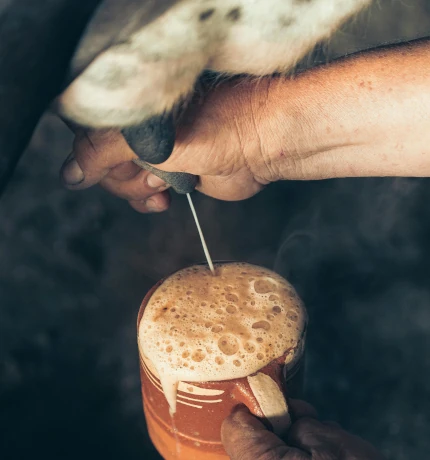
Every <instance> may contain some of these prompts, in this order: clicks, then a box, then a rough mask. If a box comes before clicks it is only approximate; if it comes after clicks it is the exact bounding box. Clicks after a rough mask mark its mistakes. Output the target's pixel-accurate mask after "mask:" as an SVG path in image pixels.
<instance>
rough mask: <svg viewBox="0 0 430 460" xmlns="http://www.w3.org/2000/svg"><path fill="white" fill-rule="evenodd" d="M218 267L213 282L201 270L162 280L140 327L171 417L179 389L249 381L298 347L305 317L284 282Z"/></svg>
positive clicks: (255, 271) (252, 270) (251, 270)
mask: <svg viewBox="0 0 430 460" xmlns="http://www.w3.org/2000/svg"><path fill="white" fill-rule="evenodd" d="M215 268H216V276H212V275H210V273H209V272H208V268H207V267H206V266H204V265H201V266H200V265H199V266H194V267H190V268H186V269H184V270H181V271H179V272H177V273H175V274H173V275H172V276H170V277H169V278H167V279H166V280H165V281H164V282H163V283H162V284H161V285H160V286H159V287H158V289H157V290H156V291H155V292H154V293H153V295H152V297H151V299H149V302H148V304H147V306H146V308H145V310H144V313H143V317H142V320H141V322H140V325H139V337H138V341H139V347H140V351H141V354H142V355H143V357H144V359H145V360H148V361H149V362H151V363H152V368H154V370H155V372H156V374H157V376H158V377H159V378H160V380H161V383H162V387H163V390H164V392H165V395H166V398H167V400H168V402H169V405H170V408H171V410H172V412H174V411H175V408H176V399H175V394H176V388H177V384H178V382H180V381H183V382H204V381H217V380H228V379H232V378H240V377H246V376H247V375H251V374H253V373H255V372H257V371H258V370H260V369H261V368H263V367H264V366H265V365H266V364H268V363H269V362H270V361H272V360H273V359H275V358H278V357H279V356H282V355H283V354H284V352H286V351H288V350H293V354H294V353H295V352H294V350H296V349H298V348H299V344H300V340H301V336H302V333H303V330H304V326H305V322H306V311H305V310H304V308H303V306H302V304H301V302H300V299H299V298H298V297H297V295H296V294H295V292H294V289H293V288H292V287H291V286H290V285H289V283H288V282H287V281H286V280H285V279H283V278H282V277H280V276H279V275H277V274H276V273H274V272H272V271H270V270H267V269H263V268H261V267H257V266H253V265H249V264H245V263H227V264H216V266H215ZM293 324H294V327H292V325H293ZM157 344H158V345H157Z"/></svg>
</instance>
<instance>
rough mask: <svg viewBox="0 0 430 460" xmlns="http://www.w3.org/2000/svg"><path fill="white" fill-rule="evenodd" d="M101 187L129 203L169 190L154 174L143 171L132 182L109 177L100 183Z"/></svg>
mask: <svg viewBox="0 0 430 460" xmlns="http://www.w3.org/2000/svg"><path fill="white" fill-rule="evenodd" d="M100 185H101V186H102V187H103V188H104V189H106V190H107V191H108V192H110V193H112V194H114V195H117V196H119V197H121V198H124V199H126V200H128V201H143V200H146V199H147V198H149V197H150V196H152V195H154V194H155V193H158V192H162V191H164V190H166V189H167V187H168V185H167V184H166V183H165V182H164V181H163V180H161V179H160V178H158V177H157V176H154V175H153V174H151V173H149V172H148V171H145V170H143V169H141V170H140V171H139V172H138V173H137V174H136V175H135V176H134V177H133V178H132V179H130V180H125V181H122V180H116V179H112V178H111V177H110V174H109V176H107V177H105V178H104V179H102V180H101V181H100Z"/></svg>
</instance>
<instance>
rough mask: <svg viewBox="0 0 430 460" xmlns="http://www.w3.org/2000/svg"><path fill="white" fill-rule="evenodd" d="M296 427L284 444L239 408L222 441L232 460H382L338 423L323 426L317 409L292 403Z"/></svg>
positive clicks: (246, 410)
mask: <svg viewBox="0 0 430 460" xmlns="http://www.w3.org/2000/svg"><path fill="white" fill-rule="evenodd" d="M290 404H291V410H292V413H293V414H292V415H293V420H294V422H293V424H292V426H291V428H290V430H289V432H288V436H287V439H286V441H285V442H284V441H283V440H281V439H280V438H278V437H277V436H276V435H275V434H273V433H272V432H271V431H269V430H268V429H267V428H266V427H265V426H264V425H263V423H261V422H260V421H259V420H258V419H257V418H256V417H254V416H253V415H251V413H250V412H249V410H248V409H247V408H246V407H244V406H239V407H238V409H237V410H236V411H235V412H233V414H231V415H230V417H228V418H227V419H226V420H225V421H224V423H223V425H222V430H221V439H222V442H223V445H224V447H225V450H226V451H227V454H228V455H229V456H230V458H231V460H251V459H252V460H383V459H384V457H383V456H382V454H380V453H379V452H377V451H376V449H375V448H374V447H373V446H371V445H370V444H369V443H368V442H366V441H364V440H363V439H361V438H359V437H357V436H354V435H352V434H350V433H347V432H346V431H344V430H342V429H341V428H340V427H339V426H338V425H337V424H336V423H333V422H321V421H319V420H318V418H317V414H316V411H315V409H314V408H313V407H312V406H311V405H309V404H308V403H306V402H304V401H299V400H291V401H290Z"/></svg>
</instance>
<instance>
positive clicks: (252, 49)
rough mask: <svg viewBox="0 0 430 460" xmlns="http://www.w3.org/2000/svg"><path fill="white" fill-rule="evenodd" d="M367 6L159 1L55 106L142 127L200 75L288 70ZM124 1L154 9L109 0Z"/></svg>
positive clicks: (139, 0) (358, 1) (315, 1)
mask: <svg viewBox="0 0 430 460" xmlns="http://www.w3.org/2000/svg"><path fill="white" fill-rule="evenodd" d="M370 1H371V0H182V1H176V2H175V1H166V0H165V1H164V7H162V8H161V11H158V12H156V14H154V15H153V16H156V17H155V18H153V19H151V20H150V21H149V22H147V23H146V24H143V25H142V26H140V27H139V23H138V21H135V22H137V24H136V23H133V24H132V27H129V28H130V29H131V30H130V32H129V33H125V36H124V33H123V34H122V36H121V40H118V39H115V37H114V38H113V39H112V40H111V42H112V44H111V45H110V46H107V47H106V46H105V47H104V49H103V50H102V51H101V52H100V53H98V54H97V55H95V56H94V58H93V59H92V60H91V62H90V63H89V65H87V66H86V67H85V68H83V69H82V70H80V75H79V76H78V78H76V79H75V80H74V81H73V82H72V83H71V84H70V86H69V87H68V88H67V90H66V91H65V92H64V93H63V94H62V96H61V97H60V98H59V99H58V101H57V109H58V110H59V112H60V113H61V114H62V115H63V116H65V117H66V118H68V119H70V120H72V121H73V122H75V123H78V124H80V125H84V126H88V127H91V128H106V127H112V126H117V127H125V126H130V125H135V124H139V123H142V122H144V121H145V120H147V119H150V118H151V117H153V116H156V115H159V114H161V113H163V112H169V111H170V110H172V108H173V107H174V106H175V104H177V102H178V101H181V100H183V99H185V98H186V97H187V96H188V95H189V94H190V93H191V92H192V90H193V88H194V87H195V84H196V81H197V79H198V77H199V76H200V75H201V74H202V72H203V71H204V70H213V71H215V72H219V73H222V74H228V75H236V74H243V73H245V74H250V75H254V76H263V75H268V74H272V73H274V72H286V71H288V70H290V69H291V68H293V67H294V66H295V65H296V63H297V62H298V61H299V60H300V59H301V58H302V57H303V56H304V55H305V54H306V53H308V52H309V51H310V50H311V49H312V48H313V47H314V46H315V45H316V44H317V43H319V42H321V41H322V40H324V39H326V38H328V37H330V35H331V34H333V32H334V31H335V30H336V29H337V28H338V27H339V26H340V25H341V24H342V23H343V22H344V21H345V20H347V19H348V18H349V17H351V16H352V15H353V14H355V13H356V12H358V11H359V10H361V9H362V8H364V7H365V6H367V5H368V4H369V3H370ZM130 3H131V4H132V7H133V9H134V11H139V8H148V4H149V3H151V5H150V6H152V7H154V4H153V2H150V1H148V0H123V1H119V0H116V7H117V8H118V5H123V10H125V8H126V6H127V5H128V4H130ZM112 4H113V2H112V1H110V0H105V2H103V3H102V5H101V7H100V8H99V12H98V18H99V19H98V21H96V23H95V24H92V25H91V24H90V26H89V28H88V30H87V35H88V34H89V35H90V36H91V37H93V36H94V32H96V35H95V36H96V37H97V31H94V28H95V27H99V26H100V23H101V21H103V17H108V16H109V8H112ZM161 4H163V1H161ZM128 6H130V5H128ZM162 6H163V5H162ZM103 14H104V16H103ZM111 16H112V15H111ZM100 18H102V19H100ZM125 23H126V24H127V21H125ZM128 25H129V26H130V23H128ZM117 35H118V31H117ZM92 42H94V39H93V38H91V40H90V41H89V42H88V40H87V41H85V40H83V44H82V46H83V47H84V48H91V45H92ZM88 43H90V44H88ZM82 46H81V49H80V50H79V51H78V53H77V56H78V57H79V55H80V52H81V53H82ZM85 51H86V49H84V50H83V52H84V54H85ZM75 62H77V61H76V60H75Z"/></svg>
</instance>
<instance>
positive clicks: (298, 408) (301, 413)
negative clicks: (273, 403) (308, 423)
mask: <svg viewBox="0 0 430 460" xmlns="http://www.w3.org/2000/svg"><path fill="white" fill-rule="evenodd" d="M288 403H289V408H290V410H291V416H292V419H293V420H297V419H299V418H302V417H310V418H316V419H318V412H317V410H316V409H315V407H314V406H312V405H311V404H309V403H308V402H306V401H303V400H302V399H289V400H288Z"/></svg>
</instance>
